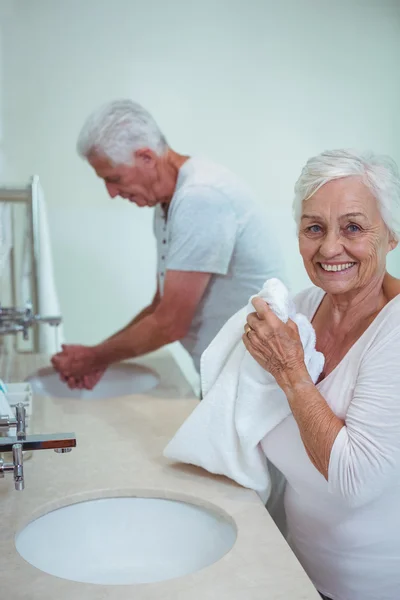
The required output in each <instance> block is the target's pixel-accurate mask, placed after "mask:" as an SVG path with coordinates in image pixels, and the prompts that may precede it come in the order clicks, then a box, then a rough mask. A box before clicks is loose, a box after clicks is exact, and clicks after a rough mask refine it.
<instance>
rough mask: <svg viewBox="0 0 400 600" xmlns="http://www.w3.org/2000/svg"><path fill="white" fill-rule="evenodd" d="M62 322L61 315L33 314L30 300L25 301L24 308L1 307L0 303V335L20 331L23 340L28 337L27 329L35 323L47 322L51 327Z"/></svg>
mask: <svg viewBox="0 0 400 600" xmlns="http://www.w3.org/2000/svg"><path fill="white" fill-rule="evenodd" d="M61 322H62V317H61V316H59V315H57V316H51V317H42V316H40V315H35V313H34V311H33V306H32V302H27V303H26V305H25V308H17V307H14V306H11V307H2V306H1V305H0V335H6V334H11V333H13V334H16V333H19V332H22V334H23V338H24V340H27V339H28V338H29V336H28V329H29V327H32V325H35V324H36V323H47V324H48V325H51V326H53V327H58V325H60V323H61Z"/></svg>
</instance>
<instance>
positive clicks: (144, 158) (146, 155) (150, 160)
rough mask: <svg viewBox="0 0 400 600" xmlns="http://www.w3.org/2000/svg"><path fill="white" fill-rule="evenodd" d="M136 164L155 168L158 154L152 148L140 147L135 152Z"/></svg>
mask: <svg viewBox="0 0 400 600" xmlns="http://www.w3.org/2000/svg"><path fill="white" fill-rule="evenodd" d="M134 158H135V164H137V165H138V166H142V167H150V168H153V167H154V166H155V165H156V163H157V155H156V153H155V152H154V151H153V150H150V148H140V150H136V152H135V154H134Z"/></svg>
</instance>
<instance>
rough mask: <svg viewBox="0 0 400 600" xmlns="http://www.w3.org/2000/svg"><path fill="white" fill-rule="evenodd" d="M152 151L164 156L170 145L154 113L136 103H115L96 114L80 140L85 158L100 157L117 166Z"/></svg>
mask: <svg viewBox="0 0 400 600" xmlns="http://www.w3.org/2000/svg"><path fill="white" fill-rule="evenodd" d="M141 148H150V150H153V152H155V153H156V154H158V155H159V156H161V155H162V154H164V153H165V152H166V150H167V148H168V144H167V141H166V139H165V137H164V135H163V134H162V133H161V131H160V129H159V127H158V125H157V123H156V122H155V120H154V119H153V117H152V116H151V114H150V113H148V112H147V110H145V109H144V108H143V107H142V106H140V104H137V103H136V102H132V100H114V101H112V102H108V103H107V104H104V105H103V106H101V107H100V108H99V109H97V110H96V111H94V112H93V113H92V114H91V115H90V116H89V117H88V119H87V120H86V122H85V124H84V125H83V127H82V130H81V132H80V134H79V137H78V143H77V150H78V154H80V156H82V157H83V158H88V157H89V156H90V155H91V154H94V153H98V154H102V155H104V156H106V157H107V158H108V159H109V160H110V161H111V162H112V163H113V164H115V165H117V164H133V153H134V152H136V151H137V150H140V149H141Z"/></svg>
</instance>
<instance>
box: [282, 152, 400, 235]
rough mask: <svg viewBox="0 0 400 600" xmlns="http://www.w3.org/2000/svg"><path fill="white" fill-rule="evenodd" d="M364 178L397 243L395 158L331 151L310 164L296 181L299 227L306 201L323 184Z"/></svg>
mask: <svg viewBox="0 0 400 600" xmlns="http://www.w3.org/2000/svg"><path fill="white" fill-rule="evenodd" d="M354 176H359V177H362V179H363V181H364V183H365V185H366V186H367V187H368V188H369V189H370V190H371V192H372V194H373V195H374V197H375V198H376V200H377V202H378V206H379V210H380V213H381V215H382V219H383V220H384V222H385V224H386V226H387V227H388V229H389V231H390V232H391V234H392V235H393V237H394V238H395V240H396V241H399V239H400V220H399V215H400V175H399V170H398V167H397V165H396V163H395V162H394V160H393V159H392V158H390V156H386V155H378V154H374V153H373V152H356V151H352V150H329V151H326V152H322V153H321V154H319V155H318V156H314V157H313V158H310V159H309V160H308V161H307V164H306V165H305V167H304V168H303V170H302V172H301V175H300V177H299V179H298V180H297V182H296V184H295V187H294V192H295V197H294V200H293V215H294V218H295V220H296V223H297V226H299V224H300V219H301V212H302V207H303V202H305V201H306V200H308V199H309V198H310V197H311V196H312V195H313V194H315V192H316V191H317V190H319V189H320V188H321V187H322V186H323V185H325V184H326V183H328V182H329V181H332V180H334V179H341V178H343V177H354Z"/></svg>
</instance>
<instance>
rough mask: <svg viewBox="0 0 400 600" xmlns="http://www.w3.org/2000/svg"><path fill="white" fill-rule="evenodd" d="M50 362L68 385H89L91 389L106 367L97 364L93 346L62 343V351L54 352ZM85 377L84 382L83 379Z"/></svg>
mask: <svg viewBox="0 0 400 600" xmlns="http://www.w3.org/2000/svg"><path fill="white" fill-rule="evenodd" d="M51 362H52V365H53V367H54V368H55V369H56V371H58V372H59V373H60V375H61V376H62V379H63V380H64V381H66V382H67V383H68V385H70V387H81V386H82V387H87V386H88V387H89V386H90V389H91V387H94V386H95V385H96V383H97V382H98V380H99V379H100V377H101V376H102V374H103V373H104V371H105V369H106V368H107V367H106V366H103V365H101V366H100V365H99V364H97V360H96V353H95V350H94V348H92V347H90V346H81V345H72V344H68V345H63V346H62V352H58V353H57V354H55V355H54V356H53V357H52V359H51ZM85 377H86V378H87V380H86V382H85V381H84V380H83V378H85ZM82 380H83V381H82ZM82 384H83V385H82Z"/></svg>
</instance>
